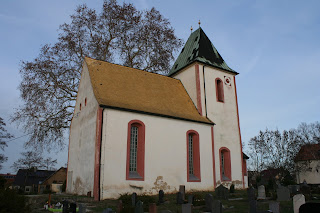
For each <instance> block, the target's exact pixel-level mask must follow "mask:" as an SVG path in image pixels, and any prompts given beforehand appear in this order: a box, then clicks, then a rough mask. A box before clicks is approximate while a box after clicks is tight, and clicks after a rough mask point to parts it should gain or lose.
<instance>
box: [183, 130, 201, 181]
mask: <svg viewBox="0 0 320 213" xmlns="http://www.w3.org/2000/svg"><path fill="white" fill-rule="evenodd" d="M190 134H191V135H192V136H193V171H194V172H193V173H194V174H193V175H190V174H189V135H190ZM186 138H187V139H186V141H187V181H188V182H201V172H200V144H199V133H198V132H197V131H195V130H189V131H187V134H186Z"/></svg>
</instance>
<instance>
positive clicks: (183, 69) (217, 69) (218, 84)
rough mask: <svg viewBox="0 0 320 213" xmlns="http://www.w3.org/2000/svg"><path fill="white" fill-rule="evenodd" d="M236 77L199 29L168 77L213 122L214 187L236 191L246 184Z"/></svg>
mask: <svg viewBox="0 0 320 213" xmlns="http://www.w3.org/2000/svg"><path fill="white" fill-rule="evenodd" d="M237 74H238V73H237V72H236V71H234V70H233V69H231V68H230V67H229V66H228V65H227V64H226V62H225V61H224V60H223V58H222V57H221V55H220V54H219V53H218V51H217V49H216V48H215V47H214V46H213V44H212V43H211V41H210V40H209V38H208V37H207V35H206V34H205V33H204V31H203V30H202V29H201V28H200V27H199V29H197V30H196V31H194V32H193V33H191V35H190V37H189V39H188V40H187V42H186V44H185V46H184V47H183V49H182V50H181V53H180V55H179V57H178V58H177V60H176V62H175V63H174V65H173V67H172V69H171V70H170V73H169V74H168V75H169V76H170V77H173V78H176V79H179V80H180V81H181V82H182V83H183V85H184V87H185V89H186V91H187V92H188V94H189V96H190V97H191V99H192V101H193V102H194V105H195V106H196V108H197V109H198V112H199V114H200V115H202V116H204V117H207V118H209V119H210V120H211V121H213V122H214V123H215V126H214V131H212V134H214V143H213V146H214V147H213V150H214V151H213V153H214V167H215V168H214V170H215V171H214V173H215V174H214V179H215V186H217V185H219V184H223V185H225V186H230V185H231V184H232V183H233V184H234V185H235V186H236V188H245V187H247V185H248V183H247V169H246V159H245V157H246V156H245V155H243V154H242V144H241V133H240V125H239V112H238V101H237V90H236V79H235V77H236V75H237ZM201 142H202V143H207V141H201ZM208 143H209V141H208ZM244 156H245V157H244Z"/></svg>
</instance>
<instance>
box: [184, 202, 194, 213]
mask: <svg viewBox="0 0 320 213" xmlns="http://www.w3.org/2000/svg"><path fill="white" fill-rule="evenodd" d="M182 213H192V204H190V203H186V204H182Z"/></svg>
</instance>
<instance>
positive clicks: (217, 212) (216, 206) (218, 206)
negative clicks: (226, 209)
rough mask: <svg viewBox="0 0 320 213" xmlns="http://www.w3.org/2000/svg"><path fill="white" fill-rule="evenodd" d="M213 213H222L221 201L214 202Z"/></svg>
mask: <svg viewBox="0 0 320 213" xmlns="http://www.w3.org/2000/svg"><path fill="white" fill-rule="evenodd" d="M211 212H212V213H222V203H221V202H220V201H219V200H214V201H213V203H212V210H211Z"/></svg>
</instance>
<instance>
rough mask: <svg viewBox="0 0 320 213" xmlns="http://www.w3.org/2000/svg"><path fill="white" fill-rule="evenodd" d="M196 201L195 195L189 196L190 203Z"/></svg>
mask: <svg viewBox="0 0 320 213" xmlns="http://www.w3.org/2000/svg"><path fill="white" fill-rule="evenodd" d="M193 201H194V196H193V195H189V196H188V203H190V204H193Z"/></svg>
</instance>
